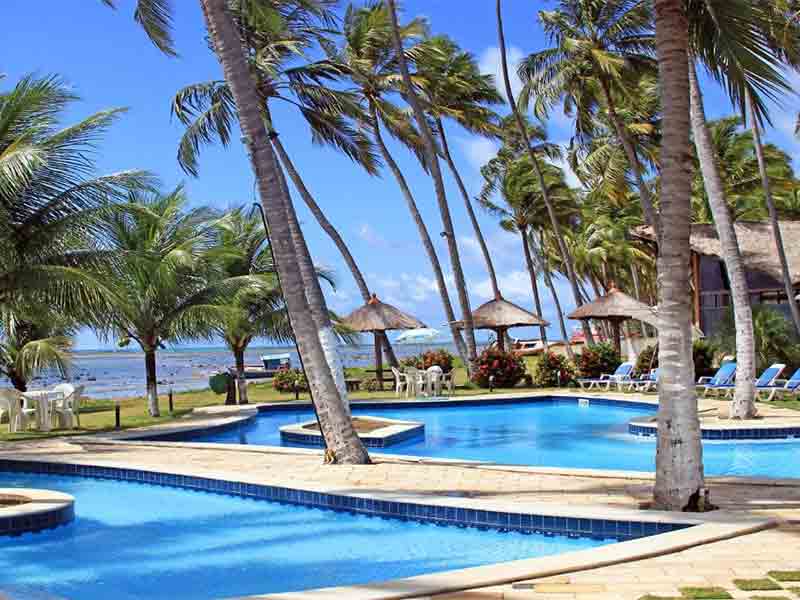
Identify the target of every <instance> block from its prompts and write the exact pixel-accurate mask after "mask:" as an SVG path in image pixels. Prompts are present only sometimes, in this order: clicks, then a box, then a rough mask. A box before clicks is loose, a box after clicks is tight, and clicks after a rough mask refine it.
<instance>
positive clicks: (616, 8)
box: [519, 0, 658, 228]
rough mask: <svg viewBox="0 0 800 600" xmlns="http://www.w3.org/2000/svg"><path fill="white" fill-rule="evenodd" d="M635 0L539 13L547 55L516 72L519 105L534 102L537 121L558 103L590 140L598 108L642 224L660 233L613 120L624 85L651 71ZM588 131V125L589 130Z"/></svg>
mask: <svg viewBox="0 0 800 600" xmlns="http://www.w3.org/2000/svg"><path fill="white" fill-rule="evenodd" d="M650 11H651V9H650V5H649V3H648V2H643V1H639V0H610V1H608V0H607V1H603V2H599V1H598V0H560V2H559V5H558V9H557V10H554V11H540V12H539V20H540V22H541V23H542V27H543V29H544V31H545V34H546V35H547V36H548V37H549V38H550V40H551V42H552V44H553V47H552V48H547V49H545V50H542V51H540V52H535V53H533V54H531V55H529V56H528V57H527V58H526V59H525V60H524V61H523V62H522V64H521V65H520V68H519V73H520V77H521V78H522V80H523V83H524V84H525V89H524V91H523V94H522V97H521V99H520V101H521V102H522V104H523V105H525V104H526V103H527V102H528V99H529V98H530V96H531V95H532V94H533V95H535V105H536V109H537V113H538V114H542V115H543V114H546V112H547V110H548V108H549V107H550V106H551V105H552V104H554V103H556V102H558V101H559V99H561V98H563V99H564V108H565V112H566V113H567V114H571V113H572V112H573V111H575V112H577V114H578V117H577V119H576V128H577V130H578V134H579V135H586V134H590V128H591V121H592V113H594V112H595V111H597V110H600V105H601V104H604V108H605V111H606V113H607V115H608V119H609V121H610V122H611V125H612V127H613V129H614V132H615V133H616V137H617V139H618V141H619V143H620V144H621V145H622V147H623V149H624V152H625V156H626V157H627V159H628V166H629V168H630V171H631V172H632V174H633V177H634V180H635V181H636V185H637V187H638V190H639V198H640V200H641V203H642V207H643V209H644V214H645V219H646V221H647V222H648V224H650V225H652V226H653V227H654V228H657V227H658V223H657V215H656V211H655V205H654V203H653V198H652V194H651V192H650V188H649V186H648V185H647V182H646V181H645V179H644V168H643V166H642V164H641V160H640V157H639V155H638V153H637V150H636V146H635V144H634V141H633V139H632V136H631V135H630V132H629V131H628V129H627V127H626V124H625V122H624V120H623V118H622V116H621V115H620V113H619V112H618V109H617V102H618V100H617V98H624V96H625V95H626V93H627V87H628V85H629V82H630V81H635V80H637V79H638V78H639V77H641V76H642V75H643V74H646V73H652V72H653V71H654V70H655V62H654V60H653V52H654V40H653V33H652V13H651V12H650ZM587 123H588V125H587Z"/></svg>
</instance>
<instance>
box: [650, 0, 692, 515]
mask: <svg viewBox="0 0 800 600" xmlns="http://www.w3.org/2000/svg"><path fill="white" fill-rule="evenodd" d="M655 22H656V47H657V52H658V62H659V71H660V76H661V95H662V106H663V115H664V116H663V121H664V122H663V126H662V129H663V139H662V144H661V147H662V149H661V182H662V183H661V198H660V203H659V206H660V220H661V222H663V223H669V227H664V228H662V230H661V232H660V234H659V244H658V259H657V260H658V262H657V268H658V283H659V286H658V287H659V311H658V312H659V322H660V327H659V328H658V360H659V366H660V369H661V370H660V371H659V376H660V378H661V379H660V382H659V386H658V442H657V448H656V480H655V487H654V490H653V500H654V504H655V507H656V508H660V509H664V510H687V509H689V510H692V509H697V508H698V507H699V505H700V504H701V503H702V500H703V498H702V494H703V491H704V481H703V454H702V452H703V449H702V446H701V445H700V422H699V419H698V417H697V395H696V394H695V387H694V361H693V360H692V331H691V322H692V306H691V302H690V300H689V298H690V290H689V259H690V250H689V232H690V225H691V201H690V199H691V193H692V189H691V181H692V165H691V158H690V157H691V154H690V152H689V148H690V144H691V139H690V136H689V131H690V123H689V93H688V89H687V85H686V78H687V77H688V76H689V75H688V71H687V69H688V66H689V63H688V56H687V49H688V42H689V40H688V30H689V25H688V22H687V19H686V14H685V12H684V9H683V1H682V0H655Z"/></svg>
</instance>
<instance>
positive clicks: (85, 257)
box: [0, 76, 152, 320]
mask: <svg viewBox="0 0 800 600" xmlns="http://www.w3.org/2000/svg"><path fill="white" fill-rule="evenodd" d="M77 100H78V98H77V96H75V95H74V94H73V93H72V92H71V91H69V89H68V87H67V86H66V84H65V83H64V82H63V81H61V79H59V78H58V77H55V76H49V77H35V76H26V77H23V78H22V79H21V80H20V81H19V82H17V83H16V84H15V85H14V87H13V88H12V89H11V90H9V91H7V92H3V93H0V305H9V304H19V303H22V304H26V303H27V304H47V305H49V306H51V307H53V308H54V309H57V310H59V311H60V312H61V313H62V314H68V315H71V316H74V317H76V318H79V317H80V318H83V319H85V320H90V319H91V317H92V315H93V314H95V313H98V312H102V310H103V308H104V307H105V305H106V303H105V299H104V297H103V295H102V293H101V286H99V285H98V282H97V281H96V280H95V278H94V277H93V275H92V273H91V270H90V268H92V267H96V266H98V265H100V264H103V263H105V262H107V261H108V259H109V258H110V257H109V254H108V253H107V252H105V251H103V250H102V249H101V248H99V247H98V246H97V244H96V242H95V240H96V238H97V236H98V235H100V232H99V231H98V229H99V227H98V217H99V215H100V214H101V213H102V212H103V211H104V210H106V207H107V205H108V204H109V202H110V201H113V199H115V198H120V197H123V196H124V195H125V194H126V193H127V191H128V190H130V189H135V188H138V187H143V186H147V185H150V184H151V183H152V178H151V177H150V176H149V175H147V174H146V173H145V172H142V171H123V172H119V173H113V174H110V175H102V176H97V175H96V174H95V162H94V155H93V150H94V147H95V144H96V142H97V141H98V140H99V139H100V138H101V137H102V135H103V134H104V133H105V132H106V130H107V129H108V128H109V127H110V126H111V124H112V123H113V122H114V121H115V120H116V119H117V118H118V117H119V115H120V114H121V113H122V110H121V109H112V110H106V111H102V112H99V113H96V114H94V115H92V116H90V117H88V118H86V119H84V120H82V121H80V122H78V123H76V124H74V125H69V126H67V127H61V124H60V123H61V120H62V118H63V117H64V115H65V113H66V112H67V110H69V109H70V108H71V105H72V104H74V103H75V102H76V101H77Z"/></svg>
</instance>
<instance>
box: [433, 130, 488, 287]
mask: <svg viewBox="0 0 800 600" xmlns="http://www.w3.org/2000/svg"><path fill="white" fill-rule="evenodd" d="M436 129H437V130H438V132H439V141H440V142H441V145H442V155H443V156H444V159H445V161H447V166H448V167H449V168H450V172H451V173H452V174H453V179H455V180H456V185H457V186H458V190H459V191H460V192H461V198H462V199H463V200H464V207H465V208H466V209H467V215H469V221H470V223H472V230H473V231H474V232H475V239H476V240H478V245H479V246H480V248H481V254H482V255H483V261H484V262H485V263H486V271H487V272H488V273H489V281H490V282H491V284H492V292H493V293H494V299H495V300H499V299H501V298H502V297H503V296H502V295H501V294H500V287H499V286H498V285H497V274H496V273H495V270H494V263H492V256H491V255H490V254H489V248H488V247H487V246H486V240H485V239H484V237H483V232H482V231H481V226H480V224H479V223H478V218H477V217H476V216H475V209H474V208H473V207H472V201H471V200H470V198H469V194H468V193H467V188H466V186H465V185H464V180H463V179H461V174H460V173H459V172H458V169H457V168H456V163H455V161H454V160H453V157H452V156H451V155H450V147H449V146H448V145H447V136H446V135H445V131H444V124H443V123H442V120H441V119H438V118H437V119H436Z"/></svg>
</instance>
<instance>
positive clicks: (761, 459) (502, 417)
mask: <svg viewBox="0 0 800 600" xmlns="http://www.w3.org/2000/svg"><path fill="white" fill-rule="evenodd" d="M654 413H655V407H650V406H646V405H631V406H621V405H617V404H601V403H599V402H596V401H590V403H589V405H588V406H581V405H579V403H578V402H577V401H575V400H561V399H552V400H544V401H535V402H514V403H504V404H494V405H492V404H488V405H469V406H468V405H460V406H426V407H422V406H418V407H377V408H373V407H369V408H365V407H360V406H354V407H353V414H355V415H364V414H369V415H375V416H380V417H387V418H394V419H408V420H413V421H422V422H424V423H425V437H424V438H422V437H420V438H413V439H410V440H407V441H405V442H402V443H400V444H397V445H394V446H391V447H389V448H385V449H383V448H382V449H380V450H379V451H380V452H386V453H393V454H408V455H415V456H432V457H440V458H455V459H469V460H482V461H490V462H497V463H503V464H519V465H534V466H548V467H574V468H592V469H622V470H626V471H652V470H654V468H655V445H656V442H655V438H647V437H639V436H634V435H631V434H629V433H628V421H630V420H631V419H633V418H635V417H642V416H644V415H648V414H654ZM313 418H314V415H313V413H312V412H311V411H310V410H297V411H295V410H293V411H284V410H280V411H272V412H262V413H259V415H258V416H257V417H256V418H255V419H253V420H252V421H251V422H249V423H245V424H243V425H241V426H239V427H237V428H234V429H229V430H226V431H222V432H217V433H211V434H206V435H195V436H193V435H187V436H185V439H191V440H195V441H208V442H227V443H233V444H263V445H288V444H282V443H281V439H280V434H279V431H278V428H279V427H280V426H281V425H285V424H288V423H299V422H303V421H307V420H310V419H313ZM376 451H377V450H376ZM703 461H704V464H705V472H706V474H708V475H753V476H764V477H800V440H786V441H783V440H770V441H763V442H762V441H725V442H717V441H704V442H703Z"/></svg>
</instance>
